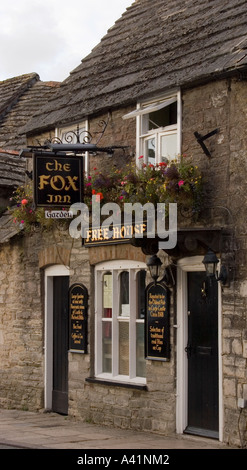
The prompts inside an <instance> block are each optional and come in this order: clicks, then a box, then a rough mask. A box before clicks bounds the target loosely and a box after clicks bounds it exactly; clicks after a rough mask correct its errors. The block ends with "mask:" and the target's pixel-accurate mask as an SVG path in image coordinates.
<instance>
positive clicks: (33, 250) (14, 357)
mask: <svg viewBox="0 0 247 470" xmlns="http://www.w3.org/2000/svg"><path fill="white" fill-rule="evenodd" d="M246 86H247V84H246V83H245V82H239V81H236V80H231V81H229V80H222V81H219V82H215V83H212V84H208V85H204V86H200V87H198V88H194V89H191V90H185V91H184V92H183V94H182V97H183V126H182V127H183V136H182V141H183V149H182V150H183V152H184V153H186V154H187V156H188V157H187V158H191V159H192V161H193V163H196V164H198V166H199V167H200V168H201V169H202V171H203V173H204V175H205V179H206V183H207V184H206V190H205V195H206V207H205V211H204V212H203V214H202V217H201V220H200V223H201V225H202V226H207V227H209V226H218V225H219V226H221V227H225V228H227V229H229V238H228V249H225V250H224V253H222V260H223V261H224V262H227V261H229V262H230V263H231V264H232V266H233V265H234V270H233V271H232V273H233V275H234V277H233V279H232V281H231V284H230V287H225V288H223V289H222V299H221V301H222V317H221V321H222V374H223V379H222V384H220V385H222V392H223V393H222V401H223V403H222V407H223V422H224V436H223V437H224V441H225V442H227V443H230V444H232V445H242V444H243V442H246V438H247V436H246V423H247V413H246V410H243V411H241V410H240V409H239V408H238V398H243V397H244V398H247V396H246V394H247V372H246V370H247V369H246V366H247V357H246V356H247V354H246V341H247V320H246V302H247V272H246V269H247V268H246V222H245V210H246V190H245V180H246V161H247V159H246V150H247V149H246V147H247V141H246V130H245V129H246V114H247V103H246ZM129 110H131V109H127V110H122V111H121V112H120V111H114V112H113V113H112V116H111V119H110V123H109V125H108V128H107V131H106V133H105V135H104V137H103V139H102V141H101V142H100V145H102V146H104V145H118V144H119V145H130V152H129V153H128V156H130V157H131V158H132V157H133V153H134V148H135V125H134V120H127V121H123V120H122V114H125V113H126V112H128V111H129ZM104 117H105V118H106V117H107V116H104ZM99 120H100V118H99V119H98V118H95V120H93V122H92V123H91V124H90V130H93V128H95V129H96V128H97V123H98V122H99ZM216 128H218V129H219V133H218V134H217V135H216V136H213V137H211V138H209V139H208V140H207V141H205V143H206V145H207V146H208V148H209V149H210V151H211V154H212V157H211V158H208V157H207V156H206V155H205V154H204V153H203V151H202V149H201V147H200V146H199V144H198V142H197V141H196V139H195V136H194V132H195V131H197V132H199V133H200V134H202V135H205V134H207V133H208V132H211V131H212V130H214V129H216ZM121 152H122V151H120V153H118V152H117V154H116V156H115V157H114V158H115V160H114V158H113V159H111V158H109V157H107V156H105V155H101V156H100V157H91V163H92V165H94V164H95V163H94V162H97V164H100V165H106V159H108V158H109V162H115V163H116V164H120V163H123V161H124V160H123V157H122V153H121ZM94 158H95V160H94ZM107 162H108V160H107ZM126 250H127V246H126V245H123V246H120V245H119V246H118V247H116V248H114V251H113V249H112V247H104V248H102V249H98V250H95V249H93V248H91V249H90V253H89V254H88V252H87V250H86V249H85V248H82V246H81V240H73V239H71V238H70V237H69V236H68V234H67V232H66V230H57V231H55V232H43V233H41V232H40V231H39V230H37V231H36V232H34V233H32V234H30V235H27V236H17V237H15V238H13V239H12V241H11V242H10V243H9V244H4V245H2V246H1V247H0V263H1V273H0V277H1V285H0V372H1V383H0V406H2V407H15V408H25V409H30V410H34V409H40V408H42V407H43V406H44V401H43V392H44V351H43V345H44V337H43V336H44V298H43V296H44V291H43V270H44V268H45V267H46V266H49V265H52V264H60V263H65V264H68V263H69V265H70V268H71V279H70V283H71V284H72V283H74V282H82V283H83V284H85V285H86V287H87V288H88V290H89V351H88V352H89V354H87V355H80V354H75V353H72V352H70V353H69V413H70V414H71V415H74V416H76V417H78V418H80V419H82V420H88V421H91V422H94V423H102V424H106V425H114V426H119V427H123V428H132V429H142V430H147V431H152V432H162V433H164V434H169V433H171V432H174V431H175V420H176V416H175V409H176V406H175V404H176V383H175V381H176V336H175V335H174V329H173V323H174V308H173V303H172V308H171V361H170V362H168V363H162V362H155V361H147V390H138V389H132V388H124V387H119V386H117V385H113V386H106V385H101V384H98V383H91V382H88V381H86V379H87V378H88V377H93V371H94V287H93V286H94V265H95V264H96V263H97V262H100V261H102V260H104V259H110V258H114V259H116V258H118V259H123V258H124V259H126V257H127V258H129V259H135V260H136V259H140V260H141V261H143V259H144V258H143V254H142V252H141V251H140V249H134V248H133V247H131V248H130V249H129V250H127V251H126ZM219 255H220V253H219ZM172 294H173V295H172V297H173V296H175V292H173V293H172Z"/></svg>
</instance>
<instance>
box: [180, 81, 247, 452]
mask: <svg viewBox="0 0 247 470" xmlns="http://www.w3.org/2000/svg"><path fill="white" fill-rule="evenodd" d="M246 91H247V83H246V82H244V81H243V82H240V81H237V80H235V79H233V80H222V81H219V82H215V83H211V84H208V85H205V86H201V87H198V88H195V89H193V90H187V91H185V92H184V93H183V152H185V153H186V154H188V158H192V160H193V162H194V163H195V162H196V163H197V164H198V166H199V167H200V168H201V169H202V171H203V173H204V175H205V178H206V182H207V185H206V191H205V193H206V196H207V197H206V210H205V212H204V214H202V220H204V221H205V226H211V227H213V226H217V225H218V226H220V227H225V228H227V229H228V230H229V237H228V241H227V246H225V247H223V253H219V254H221V256H222V263H223V264H224V263H229V266H230V267H232V268H233V269H232V270H231V277H232V280H231V283H230V287H225V288H223V289H222V318H221V321H222V373H223V384H222V387H223V421H224V441H225V442H229V443H231V444H233V445H239V444H240V445H242V443H243V442H244V441H245V442H246V429H247V411H246V409H244V410H240V409H239V408H238V398H243V397H245V399H246V398H247V390H246V387H247V358H246V349H245V351H244V349H243V347H244V346H245V344H246V343H245V341H246V338H247V315H246V307H247V304H246V301H247V289H246V286H247V267H246V254H247V252H246V202H247V196H246V183H245V181H246V175H247V163H246V162H247V158H246V157H247V138H246V118H247V98H246V96H247V95H246ZM216 128H217V129H219V132H218V134H217V135H216V136H213V137H210V138H209V139H208V140H206V141H204V143H205V144H206V145H207V147H208V149H209V150H210V152H211V155H212V156H211V158H208V157H207V156H206V155H205V154H204V153H203V151H202V149H201V147H200V145H199V144H198V143H197V141H196V139H195V137H194V132H195V131H197V132H199V133H200V134H201V135H206V134H207V133H209V132H211V131H212V130H214V129H216Z"/></svg>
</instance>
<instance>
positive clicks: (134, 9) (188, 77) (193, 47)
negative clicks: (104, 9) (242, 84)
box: [24, 0, 247, 133]
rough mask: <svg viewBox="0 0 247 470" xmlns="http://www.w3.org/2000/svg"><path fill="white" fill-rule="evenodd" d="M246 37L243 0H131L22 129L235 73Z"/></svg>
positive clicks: (246, 58)
mask: <svg viewBox="0 0 247 470" xmlns="http://www.w3.org/2000/svg"><path fill="white" fill-rule="evenodd" d="M246 44H247V0H232V1H231V2H229V1H228V0H197V2H194V0H174V1H173V2H170V1H165V0H153V1H152V2H150V0H136V1H135V2H134V3H133V4H132V5H131V6H130V7H129V8H128V9H127V10H126V11H125V13H124V14H123V15H122V17H121V18H120V19H119V20H118V21H117V22H116V23H115V25H114V26H113V27H112V28H110V29H109V31H108V33H107V34H106V35H105V36H104V37H103V39H102V40H101V42H100V43H99V44H98V45H97V46H96V47H95V48H94V49H93V50H92V52H91V54H89V55H88V56H87V57H86V58H84V59H83V60H82V62H81V64H80V65H79V66H78V67H77V68H75V69H74V70H73V71H72V72H71V74H70V76H69V77H68V78H67V79H66V80H65V81H64V82H63V83H62V85H61V88H60V89H59V91H58V92H57V93H56V94H55V95H54V96H53V97H51V99H50V100H49V102H48V104H47V105H45V106H44V108H43V109H41V110H40V111H38V112H37V113H36V115H35V116H34V117H33V118H32V120H31V121H30V122H29V123H28V125H27V126H26V127H25V129H24V130H25V131H26V132H27V133H37V132H39V131H41V130H44V129H46V128H49V127H54V126H56V125H63V124H66V123H69V122H71V121H75V120H77V119H83V118H86V117H87V116H90V115H92V114H95V113H98V112H105V111H107V110H108V109H109V108H114V107H118V106H125V105H127V104H130V103H133V104H134V103H135V102H136V101H137V100H139V99H143V98H145V97H148V96H150V95H153V94H157V93H161V92H163V91H167V90H169V89H171V88H173V87H176V86H181V87H183V86H191V85H192V84H194V83H198V82H199V81H205V80H209V79H212V78H213V79H215V78H217V77H220V76H223V74H229V73H233V72H234V73H235V72H236V70H242V69H245V68H246V65H247V63H246V62H247V53H246V47H247V46H246Z"/></svg>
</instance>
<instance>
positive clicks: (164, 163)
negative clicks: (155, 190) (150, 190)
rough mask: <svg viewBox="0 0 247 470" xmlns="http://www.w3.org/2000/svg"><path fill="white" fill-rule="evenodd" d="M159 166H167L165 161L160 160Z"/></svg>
mask: <svg viewBox="0 0 247 470" xmlns="http://www.w3.org/2000/svg"><path fill="white" fill-rule="evenodd" d="M159 166H167V163H166V162H160V163H159Z"/></svg>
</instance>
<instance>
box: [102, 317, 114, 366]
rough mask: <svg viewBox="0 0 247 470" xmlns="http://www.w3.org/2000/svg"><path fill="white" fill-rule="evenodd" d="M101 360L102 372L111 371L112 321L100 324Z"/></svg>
mask: <svg viewBox="0 0 247 470" xmlns="http://www.w3.org/2000/svg"><path fill="white" fill-rule="evenodd" d="M102 336H103V338H102V360H103V372H108V373H111V372H112V323H111V321H104V322H103V324H102Z"/></svg>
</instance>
